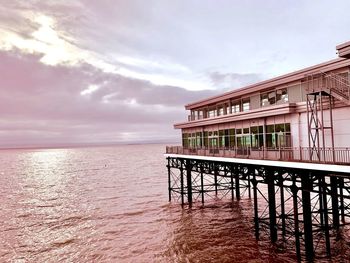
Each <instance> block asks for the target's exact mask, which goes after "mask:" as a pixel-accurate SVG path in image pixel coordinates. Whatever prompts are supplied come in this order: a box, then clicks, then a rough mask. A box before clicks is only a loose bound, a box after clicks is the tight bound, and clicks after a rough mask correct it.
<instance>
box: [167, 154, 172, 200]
mask: <svg viewBox="0 0 350 263" xmlns="http://www.w3.org/2000/svg"><path fill="white" fill-rule="evenodd" d="M167 160H168V165H167V168H168V192H169V202H170V201H171V170H170V169H171V168H170V158H169V157H168V158H167Z"/></svg>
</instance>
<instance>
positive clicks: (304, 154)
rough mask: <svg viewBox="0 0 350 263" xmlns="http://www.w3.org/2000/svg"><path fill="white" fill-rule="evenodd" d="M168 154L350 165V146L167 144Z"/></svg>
mask: <svg viewBox="0 0 350 263" xmlns="http://www.w3.org/2000/svg"><path fill="white" fill-rule="evenodd" d="M166 153H167V154H184V155H199V156H214V157H228V158H249V159H258V160H279V161H290V162H292V161H296V162H312V163H326V164H341V165H350V148H334V149H332V148H324V149H320V150H318V151H316V150H312V149H311V148H309V147H288V148H287V147H283V148H263V147H262V148H252V147H233V148H227V147H212V148H184V147H182V146H167V147H166Z"/></svg>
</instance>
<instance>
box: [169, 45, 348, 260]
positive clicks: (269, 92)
mask: <svg viewBox="0 0 350 263" xmlns="http://www.w3.org/2000/svg"><path fill="white" fill-rule="evenodd" d="M336 49H337V53H338V58H336V59H333V60H330V61H327V62H324V63H321V64H318V65H314V66H311V67H308V68H304V69H301V70H298V71H295V72H292V73H289V74H286V75H283V76H279V77H276V78H273V79H269V80H266V81H262V82H259V83H256V84H253V85H249V86H247V87H243V88H240V89H236V90H233V91H230V92H227V93H224V94H220V95H218V96H214V97H210V98H206V99H203V100H200V101H197V102H193V103H190V104H188V105H186V106H185V109H186V110H188V111H189V115H188V119H187V121H185V122H182V123H177V124H175V125H174V127H175V128H176V129H181V134H182V145H181V146H167V148H166V154H165V155H166V157H167V160H168V165H167V168H168V179H169V200H172V198H175V199H178V200H181V203H182V204H185V203H186V202H187V203H188V204H190V205H191V204H192V202H195V201H196V200H199V201H201V202H203V203H204V199H205V198H206V196H209V195H211V194H214V195H215V196H218V195H219V194H220V192H221V193H223V194H222V195H223V196H227V195H230V196H231V198H232V199H234V198H237V199H238V200H239V199H240V198H241V197H242V194H244V193H246V194H247V193H248V196H249V197H252V198H253V199H254V223H255V234H256V237H257V238H260V236H261V235H260V233H261V229H263V228H264V226H265V227H267V229H268V231H269V236H270V239H271V241H272V242H277V241H278V240H290V237H291V236H293V237H294V238H293V240H294V241H293V242H294V247H295V250H296V258H297V259H298V260H299V261H300V260H303V259H305V260H308V261H312V260H313V259H314V258H315V256H317V255H319V254H322V253H321V252H320V251H322V249H320V248H319V247H320V245H319V244H322V245H321V246H323V247H324V248H325V249H324V252H325V254H326V255H328V256H331V254H332V250H331V247H332V244H333V243H334V242H335V240H336V238H335V237H334V235H335V234H334V233H335V232H337V233H339V232H338V231H339V229H341V228H342V227H344V226H345V225H347V224H348V221H347V218H348V217H349V216H350V42H346V43H343V44H341V45H338V46H337V47H336ZM264 187H265V188H266V191H262V190H261V188H264ZM332 231H333V232H332ZM333 234H334V235H333Z"/></svg>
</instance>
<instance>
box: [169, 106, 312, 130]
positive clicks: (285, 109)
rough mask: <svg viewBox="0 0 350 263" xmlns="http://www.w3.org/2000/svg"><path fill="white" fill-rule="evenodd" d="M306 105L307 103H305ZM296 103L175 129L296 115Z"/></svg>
mask: <svg viewBox="0 0 350 263" xmlns="http://www.w3.org/2000/svg"><path fill="white" fill-rule="evenodd" d="M304 104H305V103H304ZM296 107H297V104H296V103H285V104H281V105H274V106H269V107H264V108H259V109H255V110H250V111H246V112H239V113H234V114H228V115H223V116H217V117H213V118H206V119H201V120H195V121H189V122H184V123H177V124H175V125H174V128H175V129H183V128H193V127H199V126H205V125H213V124H219V123H220V124H221V123H227V122H234V121H243V120H250V119H255V118H263V117H269V116H276V115H282V114H290V113H294V112H295V110H296Z"/></svg>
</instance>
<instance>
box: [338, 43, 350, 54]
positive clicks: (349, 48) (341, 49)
mask: <svg viewBox="0 0 350 263" xmlns="http://www.w3.org/2000/svg"><path fill="white" fill-rule="evenodd" d="M336 48H337V51H338V55H339V57H342V58H350V41H348V42H345V43H343V44H340V45H338V46H337V47H336Z"/></svg>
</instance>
